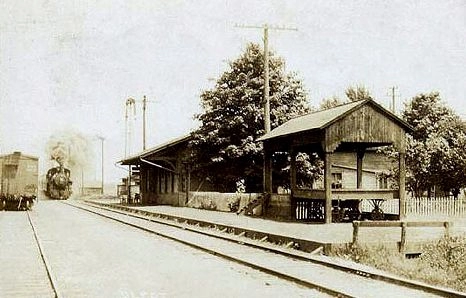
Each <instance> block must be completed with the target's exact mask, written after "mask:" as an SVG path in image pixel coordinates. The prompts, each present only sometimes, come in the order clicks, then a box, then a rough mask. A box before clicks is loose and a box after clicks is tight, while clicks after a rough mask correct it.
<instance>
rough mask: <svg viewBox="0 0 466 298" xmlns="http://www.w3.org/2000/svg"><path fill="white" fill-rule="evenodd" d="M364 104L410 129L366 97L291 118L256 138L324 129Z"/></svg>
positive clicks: (271, 137) (264, 138) (262, 138)
mask: <svg viewBox="0 0 466 298" xmlns="http://www.w3.org/2000/svg"><path fill="white" fill-rule="evenodd" d="M365 104H371V105H373V106H374V107H375V108H376V109H377V110H379V111H380V112H382V113H384V114H385V115H386V116H387V117H389V118H391V119H392V120H394V121H395V122H397V123H398V124H399V125H400V126H402V127H403V128H404V129H405V130H407V131H410V130H412V129H411V127H410V125H409V124H407V123H406V122H405V121H404V120H402V119H401V118H399V117H398V116H396V115H395V114H393V113H392V112H390V111H389V110H387V109H385V108H384V107H382V106H381V105H379V104H378V103H376V102H375V101H374V100H372V99H366V100H359V101H353V102H350V103H346V104H342V105H339V106H336V107H333V108H330V109H327V110H322V111H317V112H313V113H310V114H307V115H304V116H300V117H296V118H293V119H291V120H289V121H287V122H285V123H284V124H282V125H280V126H279V127H277V128H275V129H273V130H272V131H271V132H269V133H267V134H265V135H263V136H262V137H260V138H259V139H258V141H265V140H268V139H273V138H277V137H281V136H285V135H291V134H294V133H298V132H303V131H308V130H315V129H324V128H326V127H328V126H330V125H331V124H333V123H334V122H336V121H338V120H339V119H341V118H343V117H345V116H346V115H348V114H349V113H351V112H353V111H355V110H357V109H358V108H359V107H361V106H363V105H365Z"/></svg>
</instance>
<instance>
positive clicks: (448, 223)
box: [443, 221, 450, 238]
mask: <svg viewBox="0 0 466 298" xmlns="http://www.w3.org/2000/svg"><path fill="white" fill-rule="evenodd" d="M443 226H444V227H445V238H448V237H450V222H448V221H446V222H444V223H443Z"/></svg>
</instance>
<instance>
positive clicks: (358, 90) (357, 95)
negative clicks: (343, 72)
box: [345, 85, 373, 101]
mask: <svg viewBox="0 0 466 298" xmlns="http://www.w3.org/2000/svg"><path fill="white" fill-rule="evenodd" d="M345 94H346V97H347V98H348V100H349V101H358V100H365V99H373V98H372V95H371V94H370V92H369V90H367V88H366V87H364V86H363V85H357V86H351V87H348V89H346V91H345Z"/></svg>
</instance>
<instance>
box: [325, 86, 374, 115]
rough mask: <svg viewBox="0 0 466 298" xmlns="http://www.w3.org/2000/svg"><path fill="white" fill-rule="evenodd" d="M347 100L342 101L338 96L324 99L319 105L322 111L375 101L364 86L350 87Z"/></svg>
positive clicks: (347, 90) (347, 91) (346, 92)
mask: <svg viewBox="0 0 466 298" xmlns="http://www.w3.org/2000/svg"><path fill="white" fill-rule="evenodd" d="M345 94H346V97H347V100H342V99H340V98H339V97H338V96H332V97H329V98H324V99H323V100H322V102H321V103H320V105H319V108H320V110H327V109H330V108H333V107H336V106H339V105H342V104H344V103H347V102H352V101H358V100H365V99H373V98H372V95H371V94H370V92H369V90H367V88H366V87H364V86H363V85H357V86H350V87H348V89H346V91H345Z"/></svg>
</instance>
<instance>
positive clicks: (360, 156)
mask: <svg viewBox="0 0 466 298" xmlns="http://www.w3.org/2000/svg"><path fill="white" fill-rule="evenodd" d="M364 153H365V150H364V149H360V150H358V151H357V152H356V159H357V160H356V173H357V176H356V188H362V162H363V158H364Z"/></svg>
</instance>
